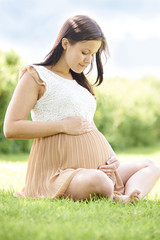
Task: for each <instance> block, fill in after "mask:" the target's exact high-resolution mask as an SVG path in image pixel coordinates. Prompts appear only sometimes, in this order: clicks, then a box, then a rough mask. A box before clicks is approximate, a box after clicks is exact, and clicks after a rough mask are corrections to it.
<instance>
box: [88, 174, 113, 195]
mask: <svg viewBox="0 0 160 240" xmlns="http://www.w3.org/2000/svg"><path fill="white" fill-rule="evenodd" d="M88 183H89V185H90V186H91V188H92V189H93V190H94V191H95V193H96V194H100V195H102V196H105V197H107V198H111V197H112V195H113V191H114V185H113V182H112V180H111V179H110V178H109V177H108V176H107V175H106V174H105V173H104V172H102V171H100V170H95V171H93V172H92V174H91V176H90V179H89V182H88Z"/></svg>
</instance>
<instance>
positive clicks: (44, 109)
mask: <svg viewBox="0 0 160 240" xmlns="http://www.w3.org/2000/svg"><path fill="white" fill-rule="evenodd" d="M32 66H33V67H34V68H35V70H36V71H37V72H38V74H39V76H40V78H41V79H42V80H43V81H44V82H45V85H46V91H45V92H44V94H43V96H42V97H41V98H40V99H39V100H37V102H36V104H35V106H34V108H33V109H32V110H31V117H32V120H33V121H58V120H61V119H64V118H67V117H72V116H79V117H83V118H85V119H87V120H88V121H90V122H91V121H92V120H93V117H94V113H95V110H96V100H95V98H94V96H93V95H92V94H91V93H90V92H89V91H88V90H87V89H86V88H84V87H82V86H81V85H79V84H78V83H77V82H76V80H69V79H65V78H63V77H61V76H59V75H57V74H55V73H53V72H52V71H50V70H48V69H47V68H45V67H43V66H35V65H32Z"/></svg>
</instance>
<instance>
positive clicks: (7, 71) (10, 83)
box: [0, 50, 32, 153]
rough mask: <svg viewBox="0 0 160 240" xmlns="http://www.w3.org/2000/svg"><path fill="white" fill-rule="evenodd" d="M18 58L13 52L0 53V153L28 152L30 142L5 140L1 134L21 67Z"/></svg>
mask: <svg viewBox="0 0 160 240" xmlns="http://www.w3.org/2000/svg"><path fill="white" fill-rule="evenodd" d="M22 65H23V64H22V62H21V59H20V57H19V56H18V55H17V54H16V53H15V52H14V51H13V50H11V51H9V52H7V53H5V52H3V51H0V79H1V84H0V152H4V153H17V152H28V151H29V148H30V146H31V142H32V141H31V140H14V139H6V138H5V137H4V134H3V122H4V117H5V112H6V109H7V106H8V103H9V101H10V99H11V96H12V94H13V91H14V89H15V87H16V84H17V79H18V72H19V69H20V68H21V66H22Z"/></svg>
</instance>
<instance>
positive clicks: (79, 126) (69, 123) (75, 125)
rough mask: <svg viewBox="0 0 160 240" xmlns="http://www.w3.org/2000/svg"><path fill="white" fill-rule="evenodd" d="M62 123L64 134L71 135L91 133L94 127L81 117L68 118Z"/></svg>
mask: <svg viewBox="0 0 160 240" xmlns="http://www.w3.org/2000/svg"><path fill="white" fill-rule="evenodd" d="M61 121H62V133H66V134H69V135H80V134H84V133H87V132H90V131H91V130H92V128H93V125H92V124H91V123H90V122H89V121H88V120H86V119H84V118H81V117H68V118H65V119H63V120H61Z"/></svg>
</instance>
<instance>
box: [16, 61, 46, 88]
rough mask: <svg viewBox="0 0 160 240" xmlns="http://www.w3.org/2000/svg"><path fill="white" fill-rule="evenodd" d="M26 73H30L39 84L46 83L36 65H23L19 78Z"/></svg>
mask: <svg viewBox="0 0 160 240" xmlns="http://www.w3.org/2000/svg"><path fill="white" fill-rule="evenodd" d="M24 74H28V76H31V77H32V78H33V79H34V80H35V81H36V82H37V83H38V84H39V85H45V82H44V81H43V80H42V79H41V77H40V75H39V72H38V71H37V68H36V67H35V65H33V64H29V65H25V66H23V67H22V68H21V70H20V71H19V77H18V80H20V79H21V78H22V77H23V76H24Z"/></svg>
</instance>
